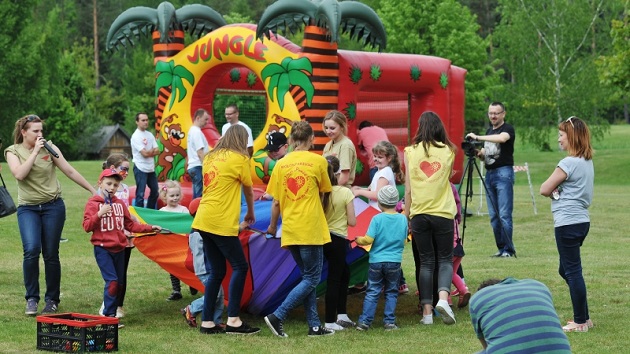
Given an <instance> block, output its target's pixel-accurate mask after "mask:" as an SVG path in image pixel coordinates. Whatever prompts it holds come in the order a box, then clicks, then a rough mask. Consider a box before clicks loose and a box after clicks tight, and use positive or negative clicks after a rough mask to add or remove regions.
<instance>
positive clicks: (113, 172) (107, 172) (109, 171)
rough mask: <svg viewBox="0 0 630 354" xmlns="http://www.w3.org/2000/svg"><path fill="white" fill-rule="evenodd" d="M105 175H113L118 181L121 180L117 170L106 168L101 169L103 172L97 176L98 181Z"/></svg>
mask: <svg viewBox="0 0 630 354" xmlns="http://www.w3.org/2000/svg"><path fill="white" fill-rule="evenodd" d="M105 177H114V178H116V179H117V180H118V181H122V179H123V178H122V176H121V175H120V174H119V173H118V171H116V170H115V169H113V168H106V169H104V170H103V172H101V175H100V176H99V177H98V181H99V182H100V181H102V180H103V178H105Z"/></svg>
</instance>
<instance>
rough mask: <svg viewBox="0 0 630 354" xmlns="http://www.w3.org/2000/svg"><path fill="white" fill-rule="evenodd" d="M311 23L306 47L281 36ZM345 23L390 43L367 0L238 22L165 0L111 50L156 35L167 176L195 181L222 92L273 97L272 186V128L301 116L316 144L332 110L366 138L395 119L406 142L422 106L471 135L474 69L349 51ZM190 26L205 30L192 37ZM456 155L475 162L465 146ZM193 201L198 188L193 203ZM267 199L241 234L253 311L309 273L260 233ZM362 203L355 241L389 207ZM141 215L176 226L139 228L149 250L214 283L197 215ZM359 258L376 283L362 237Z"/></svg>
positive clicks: (265, 128)
mask: <svg viewBox="0 0 630 354" xmlns="http://www.w3.org/2000/svg"><path fill="white" fill-rule="evenodd" d="M301 27H304V39H303V41H302V43H300V44H301V45H298V44H295V43H292V42H290V41H289V40H287V39H286V38H284V37H282V36H280V35H279V34H278V32H283V33H284V32H287V31H288V32H291V33H293V32H295V31H297V30H299V29H301ZM340 31H341V32H347V33H349V34H350V38H351V39H355V40H358V41H360V42H362V43H363V44H366V45H371V46H372V47H376V48H378V49H379V50H382V49H384V48H385V47H386V44H387V35H386V29H385V28H384V26H383V24H382V22H381V21H380V19H379V18H378V16H377V14H376V13H375V12H374V11H373V10H372V9H371V8H369V7H368V6H366V5H364V4H362V3H359V2H355V1H341V2H338V1H336V0H332V1H324V2H322V1H311V0H279V1H277V2H276V3H274V4H272V5H271V6H269V7H268V8H267V9H266V10H265V12H264V13H263V15H262V17H261V19H260V21H259V22H258V24H257V25H253V24H232V25H227V23H226V22H225V20H224V19H223V17H222V16H221V15H220V14H218V13H217V12H216V11H214V10H213V9H211V8H209V7H207V6H204V5H186V6H183V7H181V8H179V9H175V8H174V7H173V5H172V4H170V3H169V2H163V3H161V4H160V5H159V6H158V8H157V9H152V8H148V7H134V8H130V9H128V10H126V11H125V12H123V13H122V14H121V15H120V16H118V18H117V19H116V20H115V21H114V23H113V24H112V25H111V27H110V30H109V33H108V36H107V47H108V50H111V49H120V48H121V47H126V46H127V44H133V40H134V39H135V38H136V37H138V36H142V35H151V36H152V38H153V53H154V63H155V75H156V86H155V94H156V109H155V119H156V120H155V129H156V138H157V140H158V145H159V148H160V154H159V156H157V157H156V166H157V170H156V172H157V173H158V179H159V180H160V181H164V180H167V179H171V180H180V181H182V180H183V181H186V180H187V179H188V177H187V175H186V170H187V168H186V146H187V132H188V130H189V128H190V126H191V125H192V118H191V117H192V116H193V114H194V112H195V111H196V110H197V109H199V108H203V109H206V110H207V111H208V112H213V111H216V110H214V109H213V108H214V101H215V95H216V94H217V92H231V93H234V94H238V95H243V96H252V95H258V96H262V97H264V98H265V102H266V111H265V114H264V122H262V123H261V124H260V126H261V127H262V128H261V129H259V130H260V132H259V133H258V134H257V136H255V137H254V149H253V150H254V153H253V156H252V160H251V172H252V178H253V180H254V184H255V185H257V186H256V187H257V188H256V189H257V190H258V191H260V192H262V191H264V190H265V183H266V182H267V181H268V178H269V176H270V175H271V172H272V170H273V167H274V165H275V161H274V160H273V159H271V158H270V157H269V156H267V154H266V152H265V151H264V147H265V145H266V137H267V136H268V135H269V134H271V133H273V132H281V133H283V134H285V135H287V136H288V135H289V133H290V129H291V124H292V123H293V122H294V121H297V120H305V121H307V122H309V124H311V126H312V127H313V130H314V131H315V136H316V138H315V146H314V150H315V151H319V152H321V150H322V149H323V147H324V145H325V144H326V142H327V141H328V138H327V137H326V135H325V134H324V132H323V130H322V120H323V117H324V115H325V114H326V113H327V112H328V111H330V110H339V111H341V112H343V113H344V114H345V115H346V116H347V118H348V121H349V124H348V136H349V137H350V139H352V140H353V141H354V142H355V145H356V144H357V129H358V126H359V124H360V123H361V122H363V121H370V122H371V123H373V124H374V125H377V126H380V127H382V128H384V129H385V131H386V132H387V135H388V138H389V140H390V141H391V142H392V143H393V144H394V145H396V146H397V147H398V149H399V150H402V149H403V148H404V147H405V146H407V145H409V143H410V141H411V139H412V138H413V136H414V134H415V132H416V130H417V128H418V126H417V124H418V118H419V116H420V114H421V113H422V112H424V111H427V110H431V111H434V112H436V113H437V114H438V115H439V116H440V117H441V118H442V120H443V122H444V125H445V127H446V129H447V131H448V134H449V136H450V138H451V140H452V141H453V142H454V143H455V144H457V145H460V143H461V140H462V138H463V135H464V79H465V76H466V70H464V69H462V68H459V67H456V66H453V65H451V62H450V60H448V59H444V58H438V57H432V56H424V55H410V54H391V53H375V52H360V51H347V50H339V49H338V47H337V43H338V41H339V32H340ZM185 33H188V34H189V36H191V37H192V38H193V39H195V41H194V42H193V43H191V44H190V45H187V46H186V45H185V42H184V38H185ZM243 120H244V121H245V122H246V123H248V124H250V122H248V121H246V120H245V119H243ZM221 123H223V121H222V120H221V121H219V120H218V119H217V118H216V117H213V119H211V120H210V121H209V123H208V124H207V126H206V127H204V128H203V129H202V131H203V133H204V134H205V136H206V138H207V140H208V142H209V144H210V145H212V146H214V144H215V143H216V141H217V140H218V139H219V138H220V135H219V130H218V129H217V126H216V125H215V124H221ZM359 150H360V149H359V147H358V146H357V151H359ZM358 157H359V161H360V163H358V164H357V171H356V178H355V184H359V185H367V184H369V171H368V168H367V167H365V168H364V167H363V166H367V164H368V161H367V158H366V156H365V155H361V154H359V156H358ZM455 164H456V166H462V165H463V154H462V153H461V152H460V153H458V155H457V157H456V161H455ZM455 169H456V170H460V171H459V173H458V174H456V175H455V176H454V177H453V180H454V181H459V180H460V178H461V169H459V168H457V167H456V168H455ZM189 193H190V192H189ZM189 200H190V196H188V199H186V198H185V199H184V204H186V203H187V201H189ZM255 209H256V217H257V223H256V225H254V227H253V228H252V229H250V230H245V231H243V232H242V233H241V234H240V235H239V236H240V238H241V243H242V245H243V247H244V249H245V250H246V253H247V255H248V257H249V261H250V266H251V267H250V273H248V283H247V285H246V288H247V293H246V295H245V296H244V299H243V304H242V305H243V308H245V309H247V310H248V311H249V312H251V313H254V314H263V315H264V314H267V313H269V312H270V311H273V310H274V309H275V307H274V306H277V305H278V304H279V303H280V302H281V301H282V299H283V298H284V296H286V294H287V293H288V291H290V289H291V288H292V286H294V285H295V284H296V282H297V281H298V280H299V271H297V268H296V267H295V263H294V262H293V261H292V259H290V256H289V253H288V252H281V251H280V248H279V247H280V246H279V241H278V240H275V239H269V237H267V235H265V233H264V232H261V231H257V230H260V229H263V230H264V229H265V228H266V225H267V224H268V215H266V213H268V210H269V202H266V201H259V202H256V205H255ZM355 209H356V212H357V214H358V224H357V226H356V227H353V228H351V229H350V230H349V238H350V239H353V238H354V237H356V236H358V235H363V234H365V231H366V229H367V225H368V224H369V221H370V219H371V217H372V216H373V215H375V214H376V213H378V211H376V210H375V209H373V208H371V207H369V206H367V204H366V203H364V202H362V201H360V200H358V199H357V200H355ZM134 213H135V215H136V217H137V218H138V220H140V221H143V222H147V223H152V222H153V223H155V222H158V221H159V222H162V223H163V222H167V221H168V224H167V225H163V226H167V227H168V228H169V229H170V230H173V231H174V233H173V234H172V235H154V236H152V237H154V238H151V237H139V238H138V239H137V240H136V242H135V244H136V246H137V247H138V249H139V250H140V251H142V252H143V253H144V254H145V255H146V256H147V257H149V258H151V259H152V260H154V261H155V262H157V263H158V264H160V266H161V267H162V268H164V269H166V270H167V271H168V272H170V273H171V274H175V275H177V276H178V277H179V278H180V279H182V281H184V282H186V283H187V284H189V285H191V286H194V287H196V288H198V289H199V290H203V289H202V288H203V285H202V284H200V283H199V281H198V280H197V279H196V277H195V276H194V273H193V272H191V271H190V269H187V268H186V267H185V266H184V264H185V260H186V258H187V236H186V233H187V232H189V229H190V223H191V220H192V219H190V218H185V217H183V216H182V214H179V215H175V216H173V215H170V216H168V217H167V216H165V215H162V214H160V213H164V212H158V211H153V210H147V209H144V208H136V209H135V210H134ZM265 215H266V216H267V217H265ZM156 220H157V221H156ZM159 222H158V223H159ZM279 234H281V228H280V231H279ZM158 240H159V242H158ZM165 245H167V246H165ZM250 251H251V252H250ZM347 261H348V263H349V264H350V265H351V272H352V281H353V282H360V281H365V280H366V279H367V273H366V269H367V257H366V250H364V249H361V248H360V247H354V249H353V251H352V252H351V253H350V254H349V255H348V259H347ZM285 262H286V263H285ZM279 270H282V272H281V273H282V274H280V273H279ZM324 273H325V272H324ZM227 279H229V275H228V277H227ZM323 286H325V284H323Z"/></svg>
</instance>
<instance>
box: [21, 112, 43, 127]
mask: <svg viewBox="0 0 630 354" xmlns="http://www.w3.org/2000/svg"><path fill="white" fill-rule="evenodd" d="M35 120H39V121H41V118H39V117H38V116H36V115H34V114H31V115H29V116H27V117H26V119H24V123H22V129H24V127H26V124H28V123H30V122H32V121H35Z"/></svg>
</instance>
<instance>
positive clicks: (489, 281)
mask: <svg viewBox="0 0 630 354" xmlns="http://www.w3.org/2000/svg"><path fill="white" fill-rule="evenodd" d="M502 281H503V280H501V279H496V278H490V279H486V280H484V281H482V282H481V284H479V287H478V288H477V291H479V290H481V289H483V288H486V287H488V286H492V285H497V284H499V283H500V282H502Z"/></svg>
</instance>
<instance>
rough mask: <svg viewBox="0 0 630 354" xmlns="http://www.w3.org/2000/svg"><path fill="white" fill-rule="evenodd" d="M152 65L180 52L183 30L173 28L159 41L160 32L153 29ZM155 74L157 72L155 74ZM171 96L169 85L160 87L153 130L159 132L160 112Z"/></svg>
mask: <svg viewBox="0 0 630 354" xmlns="http://www.w3.org/2000/svg"><path fill="white" fill-rule="evenodd" d="M152 38H153V65H155V64H157V62H158V61H160V60H162V61H167V60H168V58H169V57H172V56H173V55H175V54H177V53H179V52H181V51H182V50H183V49H184V31H180V30H175V31H171V32H169V35H168V40H167V42H166V43H161V42H160V32H159V31H153V34H152ZM156 75H157V74H156ZM170 96H171V88H170V87H162V88H160V90H159V91H158V96H157V98H156V104H155V112H154V114H155V131H156V132H159V131H160V127H161V125H162V114H163V113H164V107H165V106H166V102H167V101H168V99H169V97H170Z"/></svg>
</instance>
